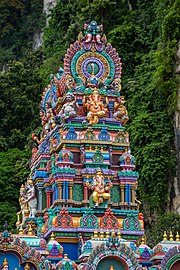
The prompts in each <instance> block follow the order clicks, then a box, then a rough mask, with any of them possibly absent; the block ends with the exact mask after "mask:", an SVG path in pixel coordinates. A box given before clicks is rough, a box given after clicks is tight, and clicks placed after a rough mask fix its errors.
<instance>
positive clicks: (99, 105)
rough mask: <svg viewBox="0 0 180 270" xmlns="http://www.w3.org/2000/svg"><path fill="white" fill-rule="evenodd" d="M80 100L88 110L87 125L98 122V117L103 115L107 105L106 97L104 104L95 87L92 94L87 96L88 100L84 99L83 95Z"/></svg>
mask: <svg viewBox="0 0 180 270" xmlns="http://www.w3.org/2000/svg"><path fill="white" fill-rule="evenodd" d="M82 102H83V105H84V107H85V108H86V109H87V111H88V114H87V119H88V121H89V123H88V125H92V124H97V123H98V122H99V118H102V117H104V116H105V113H106V111H107V106H108V99H107V98H106V105H104V104H103V102H102V101H101V96H100V95H99V93H98V91H97V89H96V88H95V89H94V91H93V93H92V95H90V96H89V97H88V100H86V98H85V97H84V98H83V100H82Z"/></svg>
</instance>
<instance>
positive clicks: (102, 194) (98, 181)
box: [86, 169, 112, 207]
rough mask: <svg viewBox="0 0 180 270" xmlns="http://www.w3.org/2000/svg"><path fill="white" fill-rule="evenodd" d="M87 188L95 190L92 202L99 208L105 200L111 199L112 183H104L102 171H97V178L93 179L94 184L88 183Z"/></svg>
mask: <svg viewBox="0 0 180 270" xmlns="http://www.w3.org/2000/svg"><path fill="white" fill-rule="evenodd" d="M86 184H87V187H88V188H89V189H91V190H93V193H92V200H93V202H94V203H95V206H96V207H97V206H99V205H100V204H102V203H103V202H104V200H105V201H106V200H109V199H110V193H109V191H110V189H111V188H112V183H111V182H107V183H105V181H104V176H103V174H102V172H101V170H100V169H98V170H97V173H96V176H94V177H93V182H92V183H89V182H86Z"/></svg>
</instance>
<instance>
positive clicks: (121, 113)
mask: <svg viewBox="0 0 180 270" xmlns="http://www.w3.org/2000/svg"><path fill="white" fill-rule="evenodd" d="M124 103H125V99H124V97H123V96H122V97H118V98H117V101H116V102H114V115H113V116H114V118H115V119H116V120H120V121H121V122H122V124H126V123H127V121H128V120H129V117H128V111H127V109H126V107H125V106H124V105H123V104H124Z"/></svg>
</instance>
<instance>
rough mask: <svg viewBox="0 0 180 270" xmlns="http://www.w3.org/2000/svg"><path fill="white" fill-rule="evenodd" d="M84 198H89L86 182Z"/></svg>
mask: <svg viewBox="0 0 180 270" xmlns="http://www.w3.org/2000/svg"><path fill="white" fill-rule="evenodd" d="M83 185H84V200H85V201H86V200H88V188H87V185H86V182H84V184H83Z"/></svg>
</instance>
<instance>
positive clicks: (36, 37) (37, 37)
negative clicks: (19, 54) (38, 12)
mask: <svg viewBox="0 0 180 270" xmlns="http://www.w3.org/2000/svg"><path fill="white" fill-rule="evenodd" d="M41 45H42V32H40V31H37V32H35V33H34V34H33V51H36V50H37V49H38V48H39V47H40V46H41Z"/></svg>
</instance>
